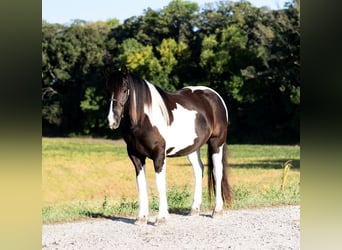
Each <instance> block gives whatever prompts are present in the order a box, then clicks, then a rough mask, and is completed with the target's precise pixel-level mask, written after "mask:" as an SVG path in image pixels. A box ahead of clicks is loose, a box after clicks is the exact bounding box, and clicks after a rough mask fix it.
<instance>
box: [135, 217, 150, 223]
mask: <svg viewBox="0 0 342 250" xmlns="http://www.w3.org/2000/svg"><path fill="white" fill-rule="evenodd" d="M134 224H135V225H146V224H147V217H146V216H144V217H138V218H137V219H136V221H135V222H134Z"/></svg>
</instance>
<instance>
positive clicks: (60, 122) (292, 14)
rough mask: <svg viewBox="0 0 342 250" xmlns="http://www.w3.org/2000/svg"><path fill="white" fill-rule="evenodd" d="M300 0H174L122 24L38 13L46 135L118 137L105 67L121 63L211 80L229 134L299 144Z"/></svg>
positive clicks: (161, 76) (185, 80) (171, 81)
mask: <svg viewBox="0 0 342 250" xmlns="http://www.w3.org/2000/svg"><path fill="white" fill-rule="evenodd" d="M299 48H300V9H299V2H298V1H292V2H288V3H286V4H285V6H284V7H283V8H282V9H279V10H271V9H268V8H266V7H262V8H256V7H254V6H253V5H251V4H250V3H249V2H248V1H241V2H230V1H220V2H217V3H214V4H209V3H208V4H206V5H205V6H204V7H203V8H201V9H200V8H199V6H198V4H197V3H194V2H191V1H184V0H173V1H171V2H170V3H169V4H168V5H167V6H165V7H164V8H162V9H159V10H153V9H151V8H148V9H146V10H145V11H144V13H143V15H141V16H133V17H130V18H128V19H126V20H125V21H124V22H123V23H122V24H121V23H120V22H119V21H118V20H117V19H111V20H108V21H98V22H86V21H83V20H74V21H73V22H72V23H71V24H68V25H62V24H51V23H48V22H45V21H43V22H42V128H43V131H42V132H43V135H44V136H67V135H92V136H102V137H108V138H116V137H119V136H120V134H119V133H118V132H117V131H114V132H113V131H110V130H109V129H108V124H107V119H106V117H107V113H108V96H107V93H106V92H105V80H104V76H103V69H104V67H105V66H107V65H110V66H111V67H113V68H117V69H119V68H120V66H121V64H123V63H124V64H126V65H127V67H128V69H129V70H130V71H131V72H133V73H135V74H137V75H140V76H141V77H142V78H144V79H146V80H148V81H150V82H152V83H154V84H155V85H158V86H159V87H161V88H163V89H165V90H168V91H173V90H176V89H179V88H182V87H184V86H189V85H203V86H208V87H211V88H213V89H215V90H216V91H217V92H218V93H220V94H221V95H222V97H223V99H224V100H225V102H226V104H227V107H228V112H229V119H230V124H229V128H228V141H229V142H231V143H282V144H284V143H299V106H300V79H299V77H300V74H299V73H300V58H299Z"/></svg>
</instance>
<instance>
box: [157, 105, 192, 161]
mask: <svg viewBox="0 0 342 250" xmlns="http://www.w3.org/2000/svg"><path fill="white" fill-rule="evenodd" d="M172 114H173V122H172V124H171V125H170V126H167V127H166V128H165V129H162V131H160V133H161V135H162V136H163V137H164V139H165V143H166V152H167V155H168V156H172V155H175V154H177V153H178V152H180V151H182V150H184V149H185V148H188V147H190V146H192V145H193V144H194V142H195V139H196V138H197V137H198V135H197V134H196V126H195V124H196V115H197V111H195V110H189V109H186V108H184V107H183V106H181V105H179V104H178V103H177V107H176V109H174V110H172Z"/></svg>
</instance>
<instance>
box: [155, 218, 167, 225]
mask: <svg viewBox="0 0 342 250" xmlns="http://www.w3.org/2000/svg"><path fill="white" fill-rule="evenodd" d="M162 224H166V218H165V217H162V218H157V219H156V221H155V222H154V224H153V225H155V226H159V225H162Z"/></svg>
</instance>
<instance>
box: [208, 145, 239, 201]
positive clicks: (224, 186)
mask: <svg viewBox="0 0 342 250" xmlns="http://www.w3.org/2000/svg"><path fill="white" fill-rule="evenodd" d="M222 151H223V153H222V165H223V170H222V182H221V195H222V199H223V202H225V203H226V204H227V205H230V204H231V203H232V200H233V198H232V192H231V188H230V185H229V182H228V173H227V170H228V161H227V145H226V143H224V145H223V149H222ZM212 154H213V152H212V148H211V147H210V146H209V145H208V194H209V200H210V201H211V197H212V193H213V192H214V195H215V177H214V173H213V169H214V163H213V159H212Z"/></svg>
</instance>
